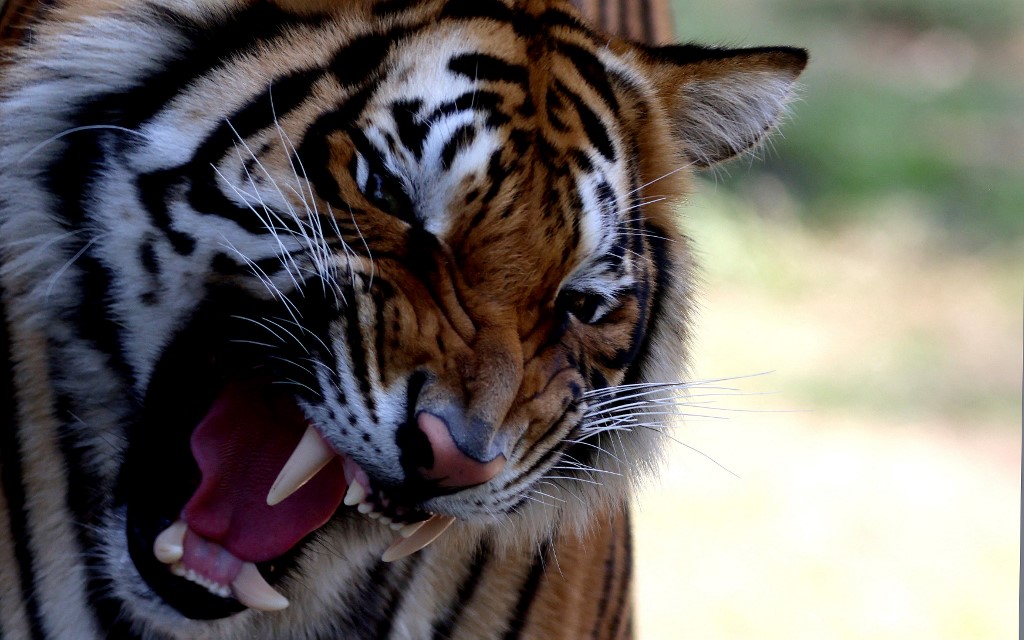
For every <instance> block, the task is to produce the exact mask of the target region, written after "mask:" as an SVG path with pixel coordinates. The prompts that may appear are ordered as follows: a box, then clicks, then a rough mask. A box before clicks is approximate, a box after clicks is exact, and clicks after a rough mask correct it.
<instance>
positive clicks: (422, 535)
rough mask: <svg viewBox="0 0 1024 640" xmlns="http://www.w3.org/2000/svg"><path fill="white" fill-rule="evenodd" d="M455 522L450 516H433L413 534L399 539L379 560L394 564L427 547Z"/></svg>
mask: <svg viewBox="0 0 1024 640" xmlns="http://www.w3.org/2000/svg"><path fill="white" fill-rule="evenodd" d="M453 522H455V518H453V517H451V516H439V515H435V516H432V517H431V518H430V520H427V521H426V522H424V523H422V526H421V527H420V528H419V529H417V530H416V531H415V532H414V533H412V534H410V535H409V537H407V538H405V537H403V538H399V539H398V540H396V541H395V543H394V544H392V545H391V546H390V547H388V549H387V551H385V552H384V555H383V556H381V560H383V561H384V562H394V561H395V560H401V559H402V558H404V557H406V556H408V555H411V554H413V553H416V552H417V551H419V550H420V549H422V548H423V547H425V546H427V545H429V544H430V543H431V542H433V541H434V540H437V538H438V536H440V535H441V534H442V533H444V532H445V530H447V529H448V527H450V526H451V525H452V523H453Z"/></svg>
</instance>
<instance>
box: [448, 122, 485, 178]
mask: <svg viewBox="0 0 1024 640" xmlns="http://www.w3.org/2000/svg"><path fill="white" fill-rule="evenodd" d="M474 140H476V127H475V126H473V125H471V124H466V125H462V126H461V127H459V128H458V129H457V130H456V131H455V133H453V134H452V137H451V138H450V139H449V140H448V142H446V143H444V148H443V149H442V150H441V166H442V167H444V169H445V170H446V171H447V170H448V169H450V168H451V166H452V162H454V161H455V157H456V156H457V155H458V154H459V152H460V151H463V150H465V149H467V148H468V147H469V146H470V145H472V144H473V141H474Z"/></svg>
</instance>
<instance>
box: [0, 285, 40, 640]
mask: <svg viewBox="0 0 1024 640" xmlns="http://www.w3.org/2000/svg"><path fill="white" fill-rule="evenodd" d="M0 293H2V292H0ZM7 322H8V316H7V309H6V307H5V301H4V299H3V297H2V296H0V357H3V371H0V407H2V409H0V410H2V411H3V413H2V414H0V462H2V465H3V466H2V468H0V481H2V482H3V490H4V498H5V499H6V501H7V516H8V520H9V523H8V525H9V531H10V532H11V536H12V537H13V538H14V548H13V549H11V552H12V553H13V554H14V559H15V561H16V562H17V563H18V586H19V588H20V589H21V601H22V603H23V604H24V605H25V616H26V618H27V619H28V620H27V622H28V628H29V633H30V634H31V638H32V639H33V640H43V639H45V637H46V634H45V632H44V628H43V619H42V615H41V613H40V611H39V597H38V594H36V588H35V576H34V572H33V570H32V553H31V545H29V533H28V510H27V505H26V501H27V496H26V495H25V485H24V483H23V482H22V467H21V439H20V438H19V437H18V398H17V396H16V394H15V392H14V357H13V351H12V348H11V345H12V341H11V337H10V333H9V329H8V325H7Z"/></svg>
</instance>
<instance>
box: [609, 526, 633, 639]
mask: <svg viewBox="0 0 1024 640" xmlns="http://www.w3.org/2000/svg"><path fill="white" fill-rule="evenodd" d="M621 517H622V518H624V519H625V522H624V523H623V526H622V529H621V530H622V532H623V533H622V535H623V536H624V539H623V540H622V555H623V557H622V569H621V570H620V571H619V575H620V576H621V578H622V580H621V583H622V587H621V589H620V590H619V595H618V597H617V598H616V599H615V607H614V608H613V609H612V611H614V612H615V616H614V617H613V618H612V621H611V625H610V627H609V628H610V629H614V630H615V635H614V636H613V637H615V638H618V637H619V633H620V631H621V629H622V628H623V627H625V626H630V625H631V624H632V606H631V603H630V602H629V600H628V598H629V591H630V586H631V585H632V583H633V523H632V521H631V518H630V517H629V510H628V507H626V508H625V509H624V510H623V512H622V514H621ZM627 609H629V610H628V611H627ZM623 613H626V615H623Z"/></svg>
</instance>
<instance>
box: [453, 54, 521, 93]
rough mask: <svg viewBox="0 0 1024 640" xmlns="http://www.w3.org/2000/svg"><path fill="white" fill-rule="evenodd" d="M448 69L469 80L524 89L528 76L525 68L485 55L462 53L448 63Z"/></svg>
mask: <svg viewBox="0 0 1024 640" xmlns="http://www.w3.org/2000/svg"><path fill="white" fill-rule="evenodd" d="M448 69H449V70H451V71H452V72H454V73H456V74H459V75H462V76H465V77H467V78H469V79H470V80H476V81H483V82H510V83H512V84H517V85H519V86H521V87H526V84H527V81H528V80H529V77H530V74H529V72H528V71H527V69H526V67H524V66H522V65H519V64H513V63H511V62H507V61H505V60H502V59H501V58H498V57H497V56H492V55H488V54H486V53H463V54H461V55H457V56H455V57H453V58H452V59H451V60H449V61H448Z"/></svg>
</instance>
